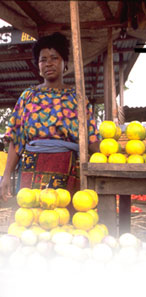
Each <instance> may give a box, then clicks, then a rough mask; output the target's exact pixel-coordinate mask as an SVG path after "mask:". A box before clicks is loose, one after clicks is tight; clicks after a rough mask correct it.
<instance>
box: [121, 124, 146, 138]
mask: <svg viewBox="0 0 146 297" xmlns="http://www.w3.org/2000/svg"><path fill="white" fill-rule="evenodd" d="M125 134H126V136H127V138H128V139H129V140H134V139H135V140H136V139H137V140H144V139H145V137H146V130H145V127H144V126H143V125H142V124H141V123H140V122H138V121H133V122H131V123H130V124H128V125H127V127H126V130H125Z"/></svg>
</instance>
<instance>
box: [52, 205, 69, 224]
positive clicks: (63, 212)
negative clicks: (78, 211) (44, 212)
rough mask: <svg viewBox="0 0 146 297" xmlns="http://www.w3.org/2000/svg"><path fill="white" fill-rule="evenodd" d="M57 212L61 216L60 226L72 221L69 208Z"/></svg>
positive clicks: (59, 209) (58, 209)
mask: <svg viewBox="0 0 146 297" xmlns="http://www.w3.org/2000/svg"><path fill="white" fill-rule="evenodd" d="M55 211H56V212H57V213H58V214H59V225H66V224H68V223H69V220H70V213H69V211H68V209H67V208H65V207H64V208H63V207H62V208H59V207H58V208H55Z"/></svg>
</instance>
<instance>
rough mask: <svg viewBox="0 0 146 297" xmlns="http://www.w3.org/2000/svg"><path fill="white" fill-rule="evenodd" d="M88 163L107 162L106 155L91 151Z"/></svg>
mask: <svg viewBox="0 0 146 297" xmlns="http://www.w3.org/2000/svg"><path fill="white" fill-rule="evenodd" d="M89 162H90V163H107V157H106V156H105V155H104V154H102V153H93V154H92V155H91V157H90V159H89Z"/></svg>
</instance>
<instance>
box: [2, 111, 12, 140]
mask: <svg viewBox="0 0 146 297" xmlns="http://www.w3.org/2000/svg"><path fill="white" fill-rule="evenodd" d="M11 114H12V109H11V108H1V109H0V133H1V134H4V133H5V132H6V129H7V126H8V122H9V119H10V116H11Z"/></svg>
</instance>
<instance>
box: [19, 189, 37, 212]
mask: <svg viewBox="0 0 146 297" xmlns="http://www.w3.org/2000/svg"><path fill="white" fill-rule="evenodd" d="M17 203H18V205H19V206H20V207H28V208H30V207H33V206H34V205H35V203H36V194H35V192H34V191H33V190H32V189H29V188H22V189H21V190H19V192H18V194H17Z"/></svg>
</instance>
